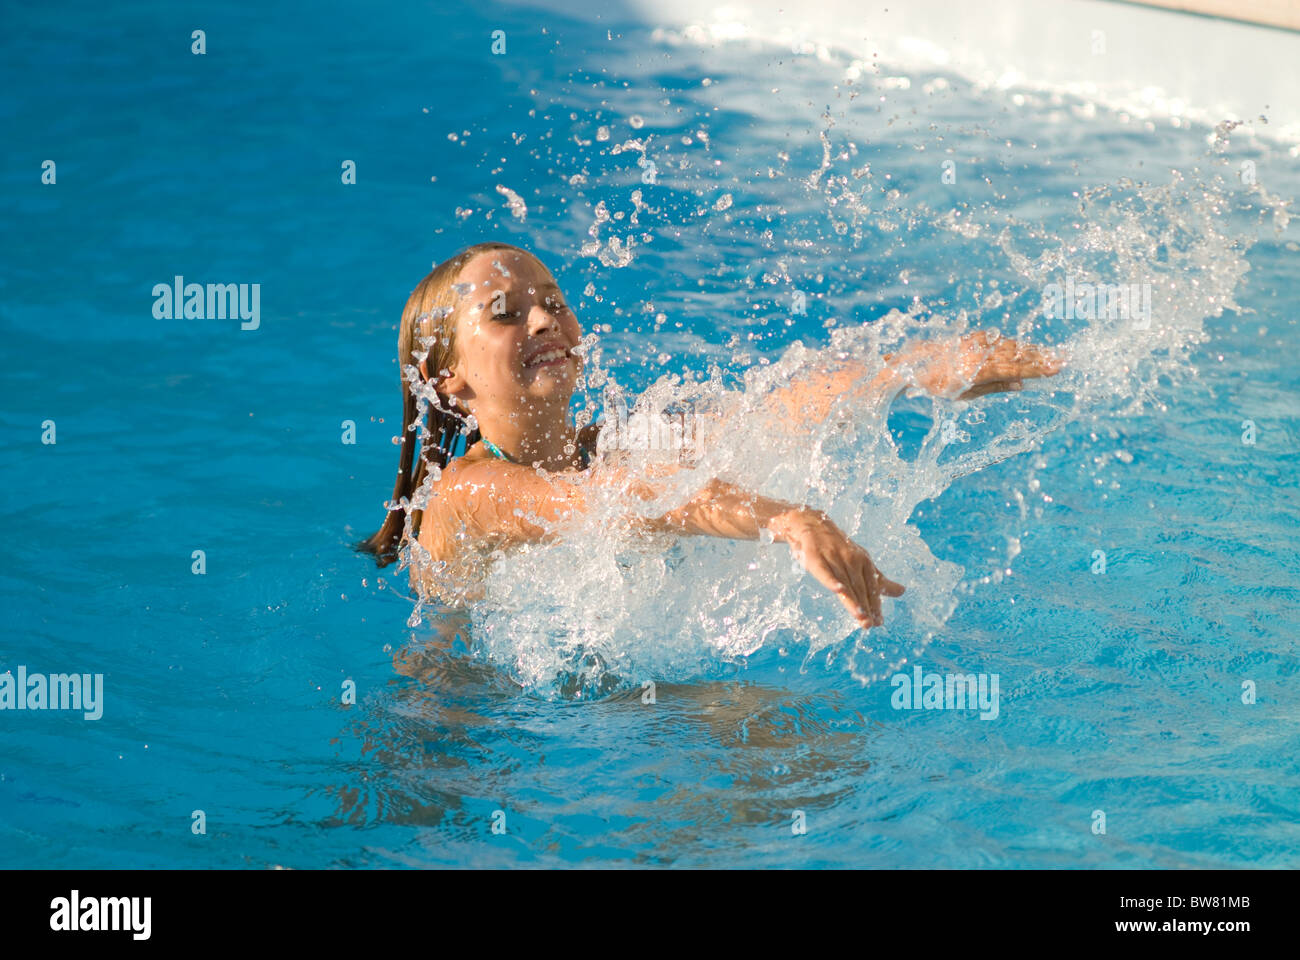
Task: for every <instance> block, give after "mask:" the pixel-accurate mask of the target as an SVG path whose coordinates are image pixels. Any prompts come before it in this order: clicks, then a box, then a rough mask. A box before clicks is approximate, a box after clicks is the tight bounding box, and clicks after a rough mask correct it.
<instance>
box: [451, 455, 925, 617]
mask: <svg viewBox="0 0 1300 960" xmlns="http://www.w3.org/2000/svg"><path fill="white" fill-rule="evenodd" d="M666 469H667V470H668V471H671V470H672V469H673V468H672V467H668V468H666ZM446 472H447V473H450V474H451V476H450V477H448V479H449V480H450V482H449V483H446V484H443V485H441V486H442V489H443V491H444V492H443V493H442V494H441V495H442V496H444V497H447V498H449V500H450V501H451V502H450V503H446V504H444V507H451V508H453V509H455V510H456V512H457V513H458V514H459V515H460V516H461V517H462V518H464V520H465V528H466V529H465V534H466V536H469V537H472V538H475V539H479V538H481V539H484V540H491V541H493V542H494V543H496V544H498V545H506V544H509V543H527V542H538V541H543V540H546V539H549V537H550V536H551V535H550V534H548V532H547V530H546V528H545V527H543V526H542V525H541V524H542V523H546V524H548V525H549V524H551V523H555V522H558V521H562V520H565V519H567V518H569V517H572V516H573V515H574V514H576V513H585V512H586V511H587V510H588V509H589V506H590V500H591V499H594V494H595V493H596V490H595V489H594V488H595V487H596V486H597V485H607V486H614V487H616V488H618V489H619V490H620V491H622V492H626V493H629V494H631V495H633V496H635V497H638V498H639V499H642V500H651V499H653V498H654V497H655V496H656V495H657V493H658V490H657V485H656V483H655V482H654V480H653V478H651V479H646V478H645V477H642V476H633V475H631V474H630V473H629V472H628V471H626V470H625V469H623V468H621V467H618V466H616V465H611V464H607V465H603V466H602V467H601V469H600V473H599V474H597V475H590V476H589V475H587V474H577V475H575V474H565V473H557V474H542V473H538V472H537V471H535V470H532V469H531V468H529V467H525V466H522V465H519V464H512V463H507V462H505V461H501V460H479V461H475V462H473V463H470V464H463V465H460V466H459V467H457V466H456V461H453V463H452V465H450V466H449V467H448V470H447V471H446ZM627 520H628V522H630V523H631V524H632V525H633V527H634V528H636V529H641V530H646V531H654V532H662V533H675V534H678V535H686V536H690V535H697V536H712V537H726V538H729V539H733V540H757V539H758V538H759V536H760V534H761V531H762V530H764V529H767V530H769V531H770V532H771V533H772V537H773V539H774V540H776V541H780V542H782V543H788V544H789V545H790V549H791V551H792V552H793V553H794V556H795V558H796V559H797V560H798V561H799V563H800V564H801V565H802V566H803V567H804V568H805V569H806V570H807V571H808V572H809V573H811V574H812V575H813V576H814V577H816V578H817V580H819V581H820V582H821V583H822V584H823V585H825V586H826V587H827V588H829V589H830V590H831V591H832V592H833V593H835V594H836V596H838V597H839V598H840V602H841V603H842V604H843V605H844V606H845V608H846V609H847V610H848V611H849V612H850V613H851V614H852V615H853V617H854V618H855V619H856V620H857V621H858V623H859V624H860V625H861V626H863V627H864V628H865V627H872V626H879V625H881V624H882V623H883V622H884V621H883V614H882V611H881V601H880V597H881V594H882V593H883V594H885V595H887V596H891V597H897V596H900V595H901V594H902V593H903V589H904V588H903V587H902V586H901V585H899V584H897V583H895V582H894V581H892V580H889V579H888V578H886V577H885V576H884V575H883V574H881V573H880V571H879V570H877V569H876V567H875V565H874V564H873V563H872V561H871V558H870V556H869V555H868V554H867V551H866V550H864V549H863V548H862V547H861V546H859V545H858V544H856V543H854V542H853V541H852V540H851V539H850V538H849V537H848V535H847V534H845V533H844V532H843V531H842V530H840V529H839V528H838V527H837V526H836V525H835V524H834V523H833V522H832V521H831V520H830V518H829V517H827V516H826V514H825V513H823V512H822V511H820V510H813V509H810V508H808V507H799V506H795V505H794V504H790V503H785V502H783V501H780V500H773V499H771V498H768V497H762V496H759V495H757V494H754V493H749V492H747V491H744V490H741V489H739V488H737V487H734V486H732V485H730V484H727V483H724V482H722V481H720V480H711V481H710V482H709V483H707V484H706V485H705V487H704V488H703V489H702V490H700V491H699V492H698V493H697V494H696V495H695V496H693V497H692V498H691V499H690V500H689V501H687V502H686V503H685V504H683V505H682V506H681V507H678V508H677V509H675V510H671V511H669V512H668V513H666V514H664V515H662V516H660V517H654V518H646V517H643V516H639V515H630V516H628V517H627ZM538 521H541V522H540V523H539V522H538Z"/></svg>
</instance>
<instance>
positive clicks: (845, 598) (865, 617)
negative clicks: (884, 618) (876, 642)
mask: <svg viewBox="0 0 1300 960" xmlns="http://www.w3.org/2000/svg"><path fill="white" fill-rule="evenodd" d="M838 596H839V598H840V603H842V604H844V609H845V610H847V611H848V612H849V613H850V614H851V615H852V617H853V619H854V620H855V621H856V622H857V624H858V626H859V627H861V628H862V629H863V630H869V629H871V627H872V626H874V624H872V622H871V616H870V614H868V613H866V612H865V611H864V610H863V609H862V608H861V607H860V606H859V605H858V602H857V601H856V600H854V599H853V598H852V597H850V596H849V595H848V594H847V593H841V594H839V595H838Z"/></svg>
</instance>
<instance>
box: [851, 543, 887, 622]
mask: <svg viewBox="0 0 1300 960" xmlns="http://www.w3.org/2000/svg"><path fill="white" fill-rule="evenodd" d="M848 563H849V577H850V580H851V582H852V584H853V597H854V599H855V600H856V601H857V604H858V609H860V610H861V611H862V612H863V613H864V614H865V615H866V616H867V618H868V621H869V622H870V624H871V625H872V626H879V625H880V624H879V616H878V614H879V612H880V611H879V609H878V608H877V606H876V605H874V604H873V603H872V589H871V586H872V585H871V575H870V571H869V569H868V568H869V567H870V565H871V561H870V560H869V559H867V556H866V554H865V553H864V554H862V555H861V556H860V557H856V558H853V559H850V560H849V561H848Z"/></svg>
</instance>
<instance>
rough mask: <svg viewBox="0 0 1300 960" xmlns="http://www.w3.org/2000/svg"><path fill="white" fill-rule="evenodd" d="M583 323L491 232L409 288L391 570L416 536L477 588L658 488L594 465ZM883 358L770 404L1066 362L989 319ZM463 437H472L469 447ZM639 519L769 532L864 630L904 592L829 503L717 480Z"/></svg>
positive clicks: (437, 567)
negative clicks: (522, 554)
mask: <svg viewBox="0 0 1300 960" xmlns="http://www.w3.org/2000/svg"><path fill="white" fill-rule="evenodd" d="M581 335H582V329H581V327H580V326H579V325H578V320H577V318H576V317H575V316H574V314H573V311H572V310H570V309H569V307H568V306H567V304H566V303H565V300H564V296H563V294H562V293H561V292H560V289H559V287H558V286H557V285H556V283H555V280H554V278H553V277H552V276H551V274H550V272H549V271H548V270H547V269H546V268H545V267H544V266H543V265H542V263H541V262H540V261H539V260H538V259H537V258H536V257H534V256H533V255H532V254H530V253H528V252H527V251H525V250H521V249H519V248H518V247H514V246H510V245H509V244H504V243H481V244H477V245H475V246H472V247H470V248H469V249H467V250H465V251H463V252H462V253H460V254H458V255H457V256H455V257H452V258H451V259H450V260H447V261H446V262H444V263H442V264H439V265H438V267H437V268H435V269H434V270H433V272H432V273H430V274H429V275H428V276H427V277H425V278H424V280H423V281H422V282H421V283H420V285H419V286H418V287H416V288H415V290H414V292H412V294H411V296H410V298H409V299H408V300H407V303H406V309H405V310H404V311H403V313H402V326H401V332H400V333H399V335H398V351H399V357H400V363H401V379H402V382H403V388H402V399H403V415H402V437H401V447H402V451H401V463H400V466H399V468H398V473H397V484H396V486H395V487H394V489H393V501H394V502H393V503H392V504H391V505H390V507H391V508H390V510H389V513H388V517H387V519H386V520H385V521H384V524H383V526H382V527H380V529H379V530H378V531H377V532H376V533H375V534H374V535H373V536H372V537H370V538H369V539H368V540H366V541H364V542H363V543H362V544H360V545H359V548H360V549H363V550H366V551H369V552H370V553H373V554H374V555H375V556H376V558H377V560H378V563H379V565H380V566H381V567H382V566H386V565H387V564H389V563H391V562H392V561H393V560H395V559H397V557H398V555H399V551H400V548H401V547H402V545H403V544H405V543H408V542H410V543H413V544H415V545H417V547H416V548H413V550H412V562H411V577H412V580H413V582H414V585H416V586H417V588H418V589H419V590H420V592H421V596H426V597H427V596H437V597H441V598H443V599H446V600H450V601H451V602H455V601H456V600H457V599H459V600H462V601H463V600H467V599H470V598H472V597H473V596H475V587H476V585H477V584H478V583H480V582H481V580H482V578H483V574H484V571H485V570H486V564H488V563H490V562H491V558H492V555H493V554H494V553H495V552H496V551H499V550H502V549H506V548H509V547H512V546H517V545H520V544H524V543H531V542H538V541H541V540H545V539H548V538H550V537H551V536H553V535H554V533H553V530H549V529H548V527H553V526H554V524H556V523H557V522H559V521H562V520H563V519H565V518H566V517H568V516H571V515H572V514H574V513H575V512H584V511H585V510H586V509H587V508H588V506H589V504H590V503H592V502H593V501H594V498H595V497H596V495H597V494H598V493H599V492H601V491H599V490H598V489H597V487H598V486H599V485H616V486H617V487H618V488H619V489H620V490H623V491H626V492H627V493H628V494H630V495H633V496H637V497H640V498H642V499H645V500H649V499H653V497H654V496H655V494H656V486H655V479H656V478H655V477H652V476H651V475H650V474H649V473H645V474H642V475H639V476H637V475H631V474H630V473H629V472H628V470H626V469H622V468H620V467H619V466H618V465H616V464H603V465H602V469H601V470H598V471H590V470H589V467H591V465H592V460H593V457H594V454H595V450H596V435H597V433H598V432H599V430H600V426H601V425H600V424H592V425H590V426H588V427H586V428H584V429H582V430H577V429H575V427H574V426H573V425H571V424H570V422H569V401H570V399H571V397H572V395H573V391H574V387H575V385H576V382H577V378H578V374H579V372H580V369H581V363H582V358H581V357H579V356H577V355H575V353H574V348H575V347H576V346H577V345H578V343H579V340H580V337H581ZM884 359H885V365H884V369H883V370H878V371H877V372H875V373H874V375H873V374H872V373H871V371H870V370H868V368H867V367H866V366H865V365H863V364H861V363H857V362H850V363H845V364H843V365H842V367H841V368H839V369H837V370H835V371H833V372H831V373H830V374H827V375H825V376H823V377H822V378H821V379H818V380H815V381H810V380H805V381H796V382H791V383H789V384H787V385H786V386H784V387H782V388H780V389H778V390H776V391H774V392H773V393H772V394H771V396H770V397H768V398H767V399H766V400H765V401H764V407H765V408H766V409H767V410H769V411H770V412H771V413H772V414H773V415H775V416H779V417H781V418H782V419H784V420H785V421H787V423H789V422H794V423H799V422H818V421H820V420H822V419H824V418H825V417H826V416H827V414H828V413H829V411H830V408H831V406H832V404H833V403H834V401H835V400H836V399H837V398H839V397H840V396H842V395H844V394H846V393H849V392H856V391H859V390H868V391H875V392H879V393H880V394H881V395H882V396H888V397H889V398H890V399H892V397H894V396H897V394H898V393H899V392H901V391H902V390H904V389H906V388H908V387H917V388H920V389H924V390H927V391H929V392H931V393H934V394H936V395H939V396H945V397H953V396H958V397H960V398H961V399H966V398H969V397H974V396H979V395H981V394H985V393H991V392H994V391H1000V390H1017V389H1019V388H1020V385H1021V380H1022V379H1023V378H1025V377H1040V376H1048V375H1050V374H1053V373H1056V372H1057V371H1058V370H1059V369H1060V367H1061V365H1062V362H1063V361H1062V359H1061V358H1060V357H1057V356H1053V355H1050V354H1048V353H1047V352H1046V351H1043V350H1041V349H1039V348H1037V347H1033V346H1031V345H1028V344H1026V345H1024V346H1021V345H1018V344H1017V343H1016V342H1015V341H1014V340H1007V339H1000V338H998V336H997V334H996V333H985V332H978V333H974V334H969V335H967V336H964V337H961V338H959V339H956V340H952V341H946V342H938V343H923V344H914V345H913V344H909V345H908V347H906V348H905V349H904V350H902V351H900V352H899V353H898V354H895V355H893V356H891V355H889V354H886V355H885V358H884ZM425 404H427V406H428V415H427V418H426V417H423V416H422V415H421V414H422V408H423V406H424V405H425ZM417 421H419V422H417ZM417 429H418V436H412V432H413V431H415V430H417ZM461 437H464V440H465V450H464V453H463V455H461V456H456V452H457V446H458V440H459V439H460V438H461ZM417 440H419V441H420V451H419V459H418V462H417V461H416V451H415V446H416V442H417ZM430 472H432V473H433V474H434V476H433V477H432V478H431V480H430V481H429V483H428V489H427V491H425V492H426V493H427V496H425V495H423V494H422V490H423V489H424V487H425V484H426V477H427V475H428V474H429V473H430ZM408 507H409V512H408V509H407V508H408ZM537 521H541V523H538V522H537ZM628 522H629V523H632V524H634V525H635V526H636V528H638V529H641V530H645V531H657V532H661V533H671V534H676V535H682V536H687V535H696V536H699V535H703V536H712V537H727V538H731V539H737V540H756V539H758V538H759V537H760V534H761V531H763V530H765V529H766V530H767V531H769V532H770V533H771V535H772V537H773V539H774V540H776V541H780V542H783V543H787V544H789V546H790V549H791V550H792V552H793V554H794V556H795V558H796V559H797V560H798V562H799V563H800V564H801V565H802V566H803V567H804V568H805V569H806V570H807V571H808V572H809V573H811V574H812V575H813V576H814V577H816V578H817V579H818V580H819V581H820V582H821V583H822V584H824V585H825V586H826V587H827V588H828V589H829V590H831V591H833V592H834V593H835V594H836V595H837V596H838V597H839V599H840V601H841V602H842V603H843V604H844V606H845V607H846V608H847V609H848V611H849V613H850V614H851V615H852V616H853V617H854V618H855V620H856V621H857V622H858V623H859V625H861V626H862V627H864V628H870V627H872V626H878V625H881V624H882V623H883V614H882V610H881V597H882V595H884V596H891V597H897V596H900V595H901V594H902V593H903V590H904V588H903V587H902V586H901V585H899V584H897V583H895V582H894V581H892V580H890V579H889V578H887V577H885V576H884V575H883V574H882V573H881V572H880V571H879V570H877V569H876V567H875V565H874V564H873V563H872V561H871V558H870V556H869V555H868V554H867V551H866V550H864V549H863V548H862V547H861V546H859V545H858V544H857V543H855V542H853V541H852V540H851V539H849V537H848V536H847V535H845V534H844V532H843V531H841V530H840V529H839V528H838V527H837V526H836V525H835V524H834V523H833V522H832V521H831V520H830V518H829V517H828V516H827V515H826V514H825V513H823V512H822V511H820V510H816V509H812V508H810V507H806V506H801V505H798V504H792V503H784V502H782V501H779V500H773V499H769V498H767V497H762V496H758V495H756V494H753V493H749V492H747V491H745V490H742V489H739V488H737V487H735V486H732V485H730V484H727V483H723V482H721V481H719V480H716V479H714V480H710V481H708V482H707V483H706V484H705V485H704V486H703V488H702V489H700V490H699V492H698V493H697V494H695V495H694V496H693V497H692V498H691V499H690V500H689V501H688V502H687V503H686V504H684V505H683V506H681V507H680V508H678V509H675V510H672V511H671V512H669V513H666V514H664V515H662V516H660V517H657V518H653V519H646V518H645V517H642V516H639V515H638V516H629V518H628ZM542 523H544V524H546V526H543V525H541V524H542Z"/></svg>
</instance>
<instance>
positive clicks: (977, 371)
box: [885, 330, 1065, 400]
mask: <svg viewBox="0 0 1300 960" xmlns="http://www.w3.org/2000/svg"><path fill="white" fill-rule="evenodd" d="M885 361H886V362H887V363H889V364H891V365H897V366H899V367H906V368H910V369H911V371H912V382H913V384H914V385H915V386H917V387H920V388H921V389H922V390H925V391H926V392H927V393H932V394H934V395H935V396H938V397H944V398H946V399H950V400H951V399H957V400H970V399H972V398H974V397H980V396H983V395H984V394H987V393H1002V392H1005V391H1009V390H1020V389H1022V388H1023V386H1024V380H1025V379H1026V378H1028V377H1050V376H1052V375H1053V374H1055V373H1057V372H1059V371H1060V369H1061V368H1062V367H1063V366H1064V365H1065V358H1064V356H1062V355H1061V354H1060V352H1059V351H1053V350H1048V349H1046V348H1044V347H1039V346H1035V345H1034V344H1032V343H1018V342H1017V341H1015V340H1012V339H1010V338H1005V337H1001V336H999V335H998V333H997V332H996V331H993V330H977V331H976V332H974V333H968V334H965V335H964V336H961V337H958V338H956V339H954V340H941V341H938V342H934V343H918V344H912V345H910V346H908V347H907V348H906V349H905V350H903V351H901V352H900V353H898V354H896V355H894V356H891V355H890V354H885Z"/></svg>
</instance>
